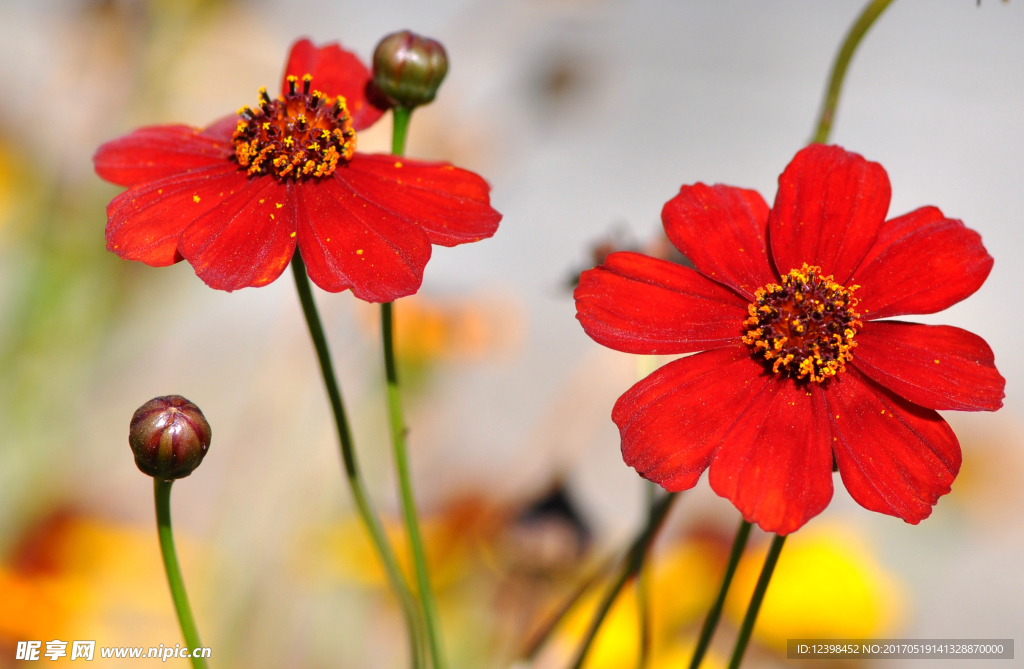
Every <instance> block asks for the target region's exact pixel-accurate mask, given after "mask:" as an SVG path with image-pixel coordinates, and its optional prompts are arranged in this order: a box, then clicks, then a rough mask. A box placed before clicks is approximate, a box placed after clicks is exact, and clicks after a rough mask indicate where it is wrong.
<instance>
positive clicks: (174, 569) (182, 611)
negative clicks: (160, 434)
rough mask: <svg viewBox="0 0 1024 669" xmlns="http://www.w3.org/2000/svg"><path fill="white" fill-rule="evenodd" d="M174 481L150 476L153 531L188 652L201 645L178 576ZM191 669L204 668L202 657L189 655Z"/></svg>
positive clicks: (192, 651)
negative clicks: (153, 500) (174, 521)
mask: <svg viewBox="0 0 1024 669" xmlns="http://www.w3.org/2000/svg"><path fill="white" fill-rule="evenodd" d="M173 483H174V481H161V480H160V479H156V478H155V479H153V497H154V499H155V500H156V531H157V534H158V535H159V536H160V553H161V554H162V555H163V558H164V570H165V571H166V572H167V585H169V586H170V588H171V598H172V599H173V600H174V610H175V611H177V613H178V623H179V624H180V625H181V634H182V636H184V637H185V645H186V646H188V649H189V651H191V652H190V654H193V653H195V651H196V649H199V648H202V647H203V642H202V641H200V640H199V630H198V629H196V621H195V618H193V617H192V607H191V606H189V604H188V593H186V592H185V580H184V579H183V578H182V577H181V566H180V565H179V564H178V553H177V551H176V550H174V530H172V529H171V485H172V484H173ZM190 659H191V660H192V667H193V669H206V667H207V665H206V660H205V659H204V658H202V657H195V656H194V655H193V656H192V657H191V658H190Z"/></svg>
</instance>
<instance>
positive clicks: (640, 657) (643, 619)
mask: <svg viewBox="0 0 1024 669" xmlns="http://www.w3.org/2000/svg"><path fill="white" fill-rule="evenodd" d="M644 497H645V498H646V502H647V515H648V517H650V515H651V512H652V511H653V510H654V505H655V504H657V503H658V484H657V483H654V482H653V481H644ZM650 595H651V569H650V566H649V565H648V564H647V563H646V561H645V562H644V563H643V564H642V565H641V566H640V569H639V573H638V574H637V579H636V610H637V620H638V622H639V625H640V629H639V636H640V639H639V640H640V644H639V652H638V654H637V658H636V666H637V669H644V668H645V667H646V666H647V662H648V660H649V658H650V655H651V597H650Z"/></svg>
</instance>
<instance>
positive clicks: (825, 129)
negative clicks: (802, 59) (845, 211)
mask: <svg viewBox="0 0 1024 669" xmlns="http://www.w3.org/2000/svg"><path fill="white" fill-rule="evenodd" d="M892 2H893V0H871V2H869V3H868V5H867V7H865V8H864V11H862V12H861V14H860V16H858V17H857V20H856V21H855V22H854V24H853V26H852V27H851V28H850V32H849V33H847V34H846V39H845V40H843V45H842V46H841V47H840V48H839V53H838V54H836V60H835V62H834V63H833V64H832V74H831V75H830V76H829V80H828V89H827V90H826V92H825V101H824V102H823V103H822V105H821V115H820V116H819V117H818V129H817V131H815V133H814V139H812V140H811V141H812V142H817V143H819V144H824V143H825V142H827V141H828V136H829V133H830V132H831V131H832V122H833V121H834V120H835V115H836V105H838V104H839V93H840V91H841V90H842V88H843V79H845V78H846V70H847V68H848V67H849V66H850V59H851V58H853V53H854V52H855V51H856V50H857V47H858V46H859V45H860V41H861V40H862V39H863V38H864V35H865V34H866V33H867V32H868V29H869V28H871V26H872V24H874V22H875V20H876V19H877V18H878V17H879V16H881V14H882V12H884V11H885V10H886V8H887V7H888V6H889V5H891V4H892Z"/></svg>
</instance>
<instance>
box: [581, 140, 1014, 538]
mask: <svg viewBox="0 0 1024 669" xmlns="http://www.w3.org/2000/svg"><path fill="white" fill-rule="evenodd" d="M889 196H890V188H889V178H888V176H887V175H886V173H885V170H884V169H882V167H881V165H878V164H877V163H871V162H868V161H866V160H864V158H862V157H861V156H859V155H857V154H854V153H849V152H847V151H844V150H843V149H841V148H839V147H836V146H822V145H812V146H809V147H807V148H806V149H804V150H802V151H800V152H799V153H798V154H797V155H796V157H795V158H794V159H793V161H792V162H791V163H790V164H789V166H788V167H787V168H786V171H785V172H783V173H782V176H781V177H779V191H778V194H777V195H776V197H775V206H774V207H773V208H772V209H771V210H769V209H768V205H767V204H766V203H765V201H764V200H763V199H762V198H761V196H760V195H758V194H757V193H756V192H754V191H751V190H742V189H739V188H732V187H729V186H722V185H717V186H705V185H704V184H700V183H698V184H696V185H694V186H683V187H682V188H681V189H680V192H679V194H678V195H677V196H676V197H674V198H672V199H671V200H669V202H668V203H667V204H666V205H665V208H664V209H663V211H662V220H663V221H664V225H665V231H666V232H667V233H668V236H669V238H670V239H671V240H672V243H673V244H675V246H676V247H678V248H679V250H680V251H682V252H683V253H684V254H685V255H686V256H687V257H688V258H690V260H692V261H693V263H694V265H695V266H696V268H697V271H694V270H691V269H687V268H685V267H682V266H679V265H675V264H672V263H669V262H666V261H663V260H656V259H654V258H648V257H646V256H642V255H639V254H635V253H615V254H612V255H611V256H609V258H608V259H607V261H606V262H605V264H604V265H602V266H600V267H597V268H594V269H592V270H588V271H587V272H584V273H583V275H582V277H581V278H580V284H579V287H578V288H577V289H576V293H575V297H576V308H577V318H578V319H579V320H580V322H581V323H582V324H583V328H584V329H585V330H586V332H587V334H589V335H590V336H591V337H592V338H593V339H594V340H595V341H597V342H599V343H601V344H604V345H605V346H608V347H610V348H614V349H616V350H619V351H626V352H628V353H642V354H678V353H691V352H693V351H704V352H703V353H698V354H697V355H693V356H689V357H685V358H680V359H679V360H675V361H673V362H671V363H669V364H667V365H665V366H664V367H662V368H661V369H659V370H657V371H656V372H654V373H653V374H651V375H650V376H648V377H647V378H646V379H644V380H643V381H640V382H639V383H637V384H636V385H635V386H633V387H632V388H630V389H629V391H627V392H626V394H624V395H623V396H622V397H621V398H619V401H618V402H617V403H616V404H615V408H614V410H613V412H612V420H614V421H615V423H616V425H618V427H619V431H620V433H621V436H622V454H623V458H624V459H625V461H626V463H627V464H629V465H630V466H632V467H634V468H635V469H636V470H637V471H638V472H639V473H640V474H641V475H642V476H644V477H645V478H648V479H650V480H652V481H656V482H657V483H660V484H661V485H662V486H663V487H664V488H666V489H668V490H685V489H688V488H692V487H693V486H694V485H696V483H697V480H698V479H699V478H700V475H701V473H702V472H703V471H704V470H705V469H708V468H709V467H710V470H711V473H710V475H709V479H710V483H711V487H712V488H713V489H714V490H715V492H716V493H718V494H719V495H721V496H723V497H727V498H728V499H730V500H731V501H732V502H733V504H735V505H736V507H737V508H738V509H739V510H740V512H741V513H742V514H743V517H744V518H746V519H747V520H748V521H750V522H756V523H757V524H758V525H760V526H761V527H762V528H763V529H764V530H766V531H770V532H777V533H779V534H788V533H791V532H793V531H795V530H797V529H798V528H800V527H801V526H802V525H803V524H804V523H806V522H807V521H808V520H810V519H811V518H813V517H814V516H815V515H817V514H818V513H820V512H821V511H822V510H823V509H824V508H825V507H826V506H827V505H828V502H829V500H830V499H831V498H832V467H833V462H835V463H836V464H838V467H839V473H840V475H841V476H842V479H843V483H844V484H845V485H846V488H847V490H849V491H850V494H851V495H852V496H853V498H854V499H855V500H857V502H859V503H860V504H861V505H862V506H864V507H865V508H868V509H871V510H872V511H879V512H881V513H886V514H890V515H893V516H898V517H900V518H903V519H904V520H905V521H907V522H908V523H915V524H916V523H918V522H920V521H921V520H922V519H923V518H927V517H928V515H929V514H931V510H932V506H933V505H934V504H935V503H936V502H937V501H938V498H939V497H940V496H942V495H944V494H946V493H948V492H949V490H950V484H952V482H953V479H954V478H956V475H957V472H958V471H959V469H960V445H959V444H958V443H957V440H956V437H955V436H954V434H953V432H952V430H951V429H950V428H949V426H948V425H947V424H946V422H945V421H944V420H942V418H941V417H940V416H939V414H937V413H936V412H935V410H936V409H957V410H961V411H982V410H983V411H994V410H996V409H998V408H999V407H1000V406H1002V397H1003V385H1004V381H1003V378H1002V377H1001V376H1000V375H999V372H998V371H996V368H995V364H994V361H993V356H992V351H991V349H990V348H989V347H988V345H987V344H986V343H985V341H984V340H983V339H981V338H980V337H978V336H976V335H974V334H971V333H970V332H967V331H965V330H961V329H959V328H954V327H949V326H945V325H939V326H936V325H919V324H915V323H903V322H899V321H891V320H885V321H882V320H878V319H882V318H888V317H890V316H899V315H902V314H915V313H917V314H929V313H934V312H937V311H941V310H943V309H945V308H947V307H949V306H950V305H952V304H955V303H956V302H959V301H960V300H962V299H964V298H965V297H967V296H969V295H971V294H972V293H973V292H974V291H976V290H977V289H978V288H979V287H980V286H981V284H982V283H984V281H985V278H986V277H987V276H988V273H989V271H990V270H991V269H992V258H991V257H990V256H989V255H988V253H987V252H986V251H985V248H984V247H983V246H982V244H981V238H980V237H979V236H978V234H977V233H976V232H974V231H972V230H969V229H968V228H966V227H964V225H963V223H961V222H960V221H956V220H952V219H948V218H946V217H944V216H943V214H942V212H941V211H939V210H938V209H936V208H935V207H923V208H921V209H918V210H916V211H913V212H911V213H909V214H906V215H904V216H899V217H897V218H893V219H890V220H888V221H886V220H885V216H886V212H887V211H888V209H889ZM858 284H859V285H858ZM854 293H855V294H856V297H854Z"/></svg>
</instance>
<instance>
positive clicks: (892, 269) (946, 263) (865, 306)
mask: <svg viewBox="0 0 1024 669" xmlns="http://www.w3.org/2000/svg"><path fill="white" fill-rule="evenodd" d="M992 262H993V261H992V256H990V255H989V254H988V252H987V251H986V250H985V247H984V246H982V243H981V236H980V235H978V233H977V232H975V231H974V230H971V229H970V228H967V227H966V226H964V224H963V223H962V222H960V221H957V220H953V219H949V218H946V217H945V216H943V215H942V212H941V211H939V210H938V209H936V208H935V207H922V208H921V209H918V210H916V211H912V212H910V213H909V214H905V215H903V216H900V217H898V218H894V219H892V220H891V221H887V222H886V223H885V225H884V226H883V227H882V230H881V232H880V233H879V235H878V240H877V241H876V242H875V244H874V246H873V247H872V248H871V250H870V251H868V255H867V257H865V259H864V262H863V263H862V264H861V266H860V267H859V268H857V271H856V272H854V273H853V276H852V277H851V279H850V281H851V282H853V283H859V284H860V285H861V288H860V289H859V290H858V291H857V293H856V295H857V299H858V300H859V305H858V310H859V311H860V312H861V313H862V314H863V315H864V318H872V319H874V318H886V317H888V316H898V315H900V314H932V313H935V312H937V311H942V310H943V309H946V308H947V307H950V306H952V305H954V304H956V303H957V302H959V301H960V300H962V299H964V298H966V297H968V296H969V295H971V294H973V293H974V291H976V290H978V288H980V287H981V284H983V283H984V282H985V279H986V278H988V274H989V272H991V271H992Z"/></svg>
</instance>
